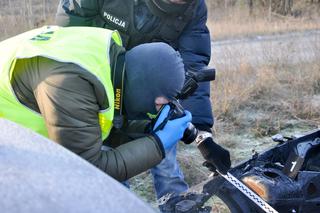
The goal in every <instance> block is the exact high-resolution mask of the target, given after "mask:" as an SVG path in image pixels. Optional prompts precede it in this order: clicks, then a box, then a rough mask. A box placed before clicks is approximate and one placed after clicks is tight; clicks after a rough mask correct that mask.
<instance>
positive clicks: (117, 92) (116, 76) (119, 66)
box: [111, 52, 126, 129]
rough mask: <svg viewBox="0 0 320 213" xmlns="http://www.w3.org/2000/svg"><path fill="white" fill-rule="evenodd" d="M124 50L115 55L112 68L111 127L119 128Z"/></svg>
mask: <svg viewBox="0 0 320 213" xmlns="http://www.w3.org/2000/svg"><path fill="white" fill-rule="evenodd" d="M125 69H126V68H125V52H122V53H120V54H119V55H118V57H117V62H116V66H115V68H114V69H113V70H112V76H111V77H112V81H113V90H114V118H113V127H114V128H116V129H120V128H121V127H122V126H123V121H124V117H123V93H124V91H123V90H124V76H125Z"/></svg>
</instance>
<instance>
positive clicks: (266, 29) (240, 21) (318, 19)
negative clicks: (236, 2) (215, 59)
mask: <svg viewBox="0 0 320 213" xmlns="http://www.w3.org/2000/svg"><path fill="white" fill-rule="evenodd" d="M301 10H302V9H301ZM305 10H307V11H308V12H304V13H302V12H301V13H299V15H298V16H297V17H294V16H280V15H277V14H275V13H272V14H269V13H268V11H264V10H257V11H255V12H254V13H253V14H252V15H249V12H248V10H247V8H244V7H235V8H229V9H221V8H220V9H219V8H217V9H214V8H213V9H212V10H211V11H209V19H208V26H209V29H211V34H212V37H213V38H214V39H215V40H221V39H225V38H236V37H248V36H256V35H266V34H274V33H283V32H292V31H303V30H313V29H320V12H319V11H320V9H319V8H318V9H317V8H313V9H312V12H311V11H310V8H308V9H305ZM299 11H300V10H299Z"/></svg>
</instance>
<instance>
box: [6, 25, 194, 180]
mask: <svg viewBox="0 0 320 213" xmlns="http://www.w3.org/2000/svg"><path fill="white" fill-rule="evenodd" d="M119 73H120V75H119ZM119 76H120V77H119ZM122 83H123V85H122ZM183 83H184V66H183V63H182V59H181V58H180V56H179V54H178V53H177V52H176V51H175V50H174V49H172V48H171V47H170V46H169V45H167V44H165V43H149V44H143V45H139V46H136V47H135V48H132V49H131V50H130V51H125V49H124V48H123V47H122V44H121V39H120V36H119V34H118V33H117V32H116V31H111V30H106V29H102V28H94V27H69V28H62V27H57V26H45V27H42V28H39V29H35V30H32V31H29V32H26V33H23V34H20V35H18V36H15V37H13V38H10V39H8V40H5V41H2V42H0V117H2V118H5V119H8V120H11V121H14V122H16V123H18V124H20V125H22V126H24V127H27V128H29V129H31V130H33V131H36V132H37V133H39V134H41V135H43V136H45V137H48V138H50V139H51V140H53V141H54V142H56V143H58V144H60V145H62V146H64V147H65V148H67V149H69V150H71V151H72V152H74V153H76V154H78V155H79V156H81V157H82V158H84V159H86V160H87V161H89V162H90V163H92V164H93V165H95V166H96V167H98V168H100V169H101V170H102V171H104V172H106V173H107V174H109V175H110V176H112V177H114V178H115V179H117V180H119V181H124V180H127V179H129V178H130V177H132V176H135V175H137V174H139V173H141V172H143V171H146V170H147V169H149V168H151V167H153V166H155V165H157V164H158V163H160V162H161V160H162V159H163V158H164V157H165V153H166V150H170V148H172V147H173V146H175V145H176V143H177V141H179V139H181V138H182V136H183V132H184V131H185V129H186V127H187V126H188V124H189V122H190V121H191V119H192V118H191V114H190V113H189V112H188V111H185V115H184V116H183V117H181V118H177V119H174V120H169V121H167V122H163V121H164V120H166V117H167V116H168V113H169V110H170V106H169V105H168V104H167V103H168V102H169V101H170V100H171V99H173V98H174V97H175V96H176V95H177V94H178V92H179V91H180V90H181V88H182V86H183ZM115 84H116V85H120V86H119V87H116V86H115ZM160 109H161V111H160ZM116 112H119V113H116ZM157 113H158V116H157V120H154V122H153V123H152V125H151V123H150V122H147V121H146V120H147V119H148V116H147V114H148V115H151V114H153V115H154V114H157ZM121 116H124V117H125V118H126V119H124V123H123V124H121V121H122V119H121V118H122V117H121ZM130 120H135V121H132V122H130ZM149 120H150V119H149ZM160 124H164V126H163V127H162V128H157V127H158V126H160ZM113 126H117V129H115V128H113ZM120 127H121V128H120ZM132 133H135V134H132ZM137 133H139V134H137Z"/></svg>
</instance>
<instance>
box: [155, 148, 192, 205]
mask: <svg viewBox="0 0 320 213" xmlns="http://www.w3.org/2000/svg"><path fill="white" fill-rule="evenodd" d="M151 174H152V176H153V184H154V188H155V191H156V196H157V199H159V198H161V197H162V196H164V195H166V194H180V193H181V192H185V191H187V190H188V184H187V183H186V182H185V181H184V176H183V174H182V171H181V169H180V166H179V163H178V161H177V147H176V146H174V147H173V148H172V149H171V150H170V151H169V152H167V153H166V158H164V159H163V160H162V161H161V163H160V164H158V165H157V166H155V167H154V168H152V169H151Z"/></svg>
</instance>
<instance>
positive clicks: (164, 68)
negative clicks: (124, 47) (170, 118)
mask: <svg viewBox="0 0 320 213" xmlns="http://www.w3.org/2000/svg"><path fill="white" fill-rule="evenodd" d="M125 59H126V75H125V85H124V87H125V89H124V91H125V92H124V108H125V112H126V114H127V116H128V118H129V119H145V118H147V116H146V114H147V113H151V114H155V113H156V108H155V103H154V102H155V99H156V98H157V97H159V96H163V97H166V98H168V99H169V100H170V99H173V98H174V97H175V96H176V95H177V94H178V92H180V90H181V89H182V86H183V83H184V79H185V71H184V65H183V62H182V59H181V57H180V54H179V53H178V52H176V51H175V50H174V49H173V48H172V47H170V46H169V45H168V44H165V43H160V42H156V43H147V44H142V45H139V46H136V47H134V48H132V49H131V50H129V51H128V52H127V53H126V58H125Z"/></svg>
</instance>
